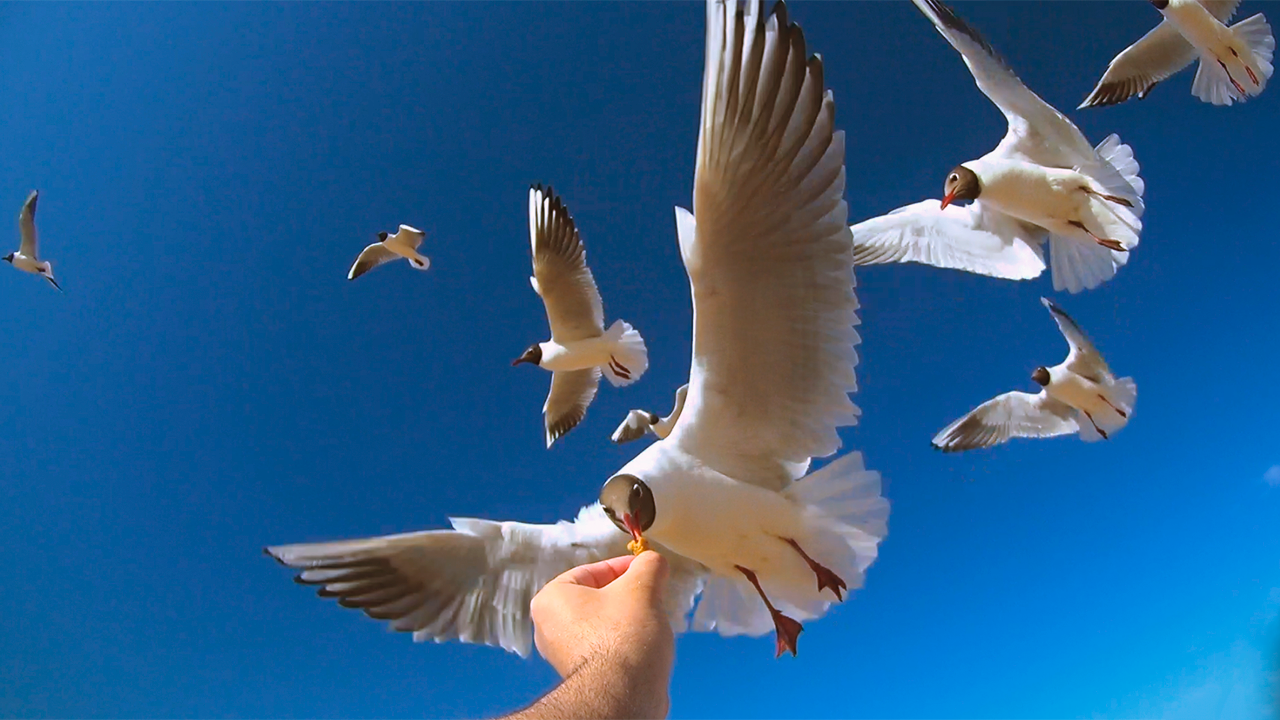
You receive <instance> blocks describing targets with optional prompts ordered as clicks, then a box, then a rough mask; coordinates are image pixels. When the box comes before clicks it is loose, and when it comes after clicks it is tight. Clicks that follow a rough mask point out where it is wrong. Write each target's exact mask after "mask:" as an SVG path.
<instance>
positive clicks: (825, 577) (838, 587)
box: [781, 538, 849, 602]
mask: <svg viewBox="0 0 1280 720" xmlns="http://www.w3.org/2000/svg"><path fill="white" fill-rule="evenodd" d="M781 540H782V541H783V542H785V543H786V544H788V545H790V546H791V547H792V548H794V549H795V551H796V552H798V553H800V557H802V558H804V561H805V562H807V563H809V569H810V570H813V574H814V575H817V576H818V592H822V591H823V589H824V588H831V592H833V593H835V594H836V599H837V600H839V601H840V602H844V595H843V594H842V593H841V591H842V590H848V589H849V586H848V585H845V584H844V580H842V579H841V578H840V576H839V575H837V574H835V573H834V572H831V569H830V568H828V567H825V566H824V565H822V564H821V563H819V562H818V561H817V560H814V559H813V558H811V557H809V553H806V552H805V551H804V550H803V549H802V548H801V547H800V543H798V542H796V541H795V540H792V539H791V538H781Z"/></svg>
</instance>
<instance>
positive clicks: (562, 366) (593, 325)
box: [511, 185, 649, 447]
mask: <svg viewBox="0 0 1280 720" xmlns="http://www.w3.org/2000/svg"><path fill="white" fill-rule="evenodd" d="M529 238H530V241H531V243H532V244H533V276H532V277H530V278H529V284H531V285H533V290H534V292H536V293H538V296H539V297H541V298H542V304H543V306H545V307H546V310H547V324H548V325H550V326H551V339H550V340H548V341H546V342H540V343H536V344H534V345H530V346H529V349H528V350H525V351H524V354H523V355H521V356H520V357H518V358H516V359H515V360H514V361H513V362H512V363H511V364H512V365H513V366H514V365H519V364H520V363H530V364H533V365H537V366H538V367H540V368H542V369H544V370H550V371H551V392H550V393H549V394H548V395H547V401H546V403H544V404H543V406H542V417H543V423H544V425H545V428H546V439H547V447H551V443H553V442H555V441H556V439H557V438H559V437H561V436H562V435H564V434H565V433H567V432H569V431H570V430H572V429H573V428H575V427H577V425H578V423H580V422H582V419H583V418H584V417H586V416H587V407H588V406H590V405H591V401H592V400H594V399H595V396H596V389H597V387H598V386H599V385H600V375H601V373H603V374H604V376H605V377H606V378H608V379H609V382H610V383H611V384H612V385H613V386H614V387H623V386H625V385H630V384H631V383H633V382H635V381H637V380H639V379H640V376H641V375H643V374H644V371H645V370H646V369H648V367H649V351H648V350H647V349H646V348H645V346H644V338H642V337H640V333H639V332H637V331H636V330H635V329H634V328H632V327H631V325H629V324H628V323H626V322H624V321H622V320H616V321H614V323H613V325H610V326H609V329H608V330H605V327H604V303H603V302H602V301H601V300H600V290H599V289H597V288H596V280H595V278H594V277H592V275H591V268H588V267H587V249H586V248H585V247H583V245H582V238H581V237H580V236H579V235H578V228H577V227H576V226H575V225H574V223H573V218H572V217H571V216H570V215H569V211H568V209H566V208H565V206H564V203H563V202H562V201H561V200H560V198H559V197H558V196H557V195H556V194H555V192H554V191H553V190H552V189H551V188H547V189H546V190H545V191H544V190H543V189H542V186H541V185H535V186H534V187H532V188H530V189H529Z"/></svg>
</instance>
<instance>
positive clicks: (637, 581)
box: [618, 550, 670, 601]
mask: <svg viewBox="0 0 1280 720" xmlns="http://www.w3.org/2000/svg"><path fill="white" fill-rule="evenodd" d="M668 574H670V568H669V567H668V565H667V559H666V558H665V557H663V556H662V555H661V554H659V553H657V552H654V551H653V550H646V551H645V552H642V553H640V554H639V555H637V556H636V558H635V559H634V560H632V561H631V566H630V567H628V568H627V571H626V572H625V573H623V575H622V577H621V578H619V579H618V580H619V582H623V583H626V584H627V585H629V586H631V587H632V588H633V589H634V590H633V591H638V592H640V593H642V594H643V595H644V596H645V597H646V598H647V599H648V600H651V601H661V599H662V593H663V592H664V591H665V590H666V588H667V575H668Z"/></svg>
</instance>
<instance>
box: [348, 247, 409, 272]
mask: <svg viewBox="0 0 1280 720" xmlns="http://www.w3.org/2000/svg"><path fill="white" fill-rule="evenodd" d="M398 257H400V256H399V255H397V254H395V253H393V252H391V251H390V250H388V249H387V246H385V245H383V244H382V243H380V242H376V243H374V244H372V245H370V246H369V247H367V248H365V249H364V250H362V251H360V256H359V257H357V258H356V261H355V262H354V263H353V264H352V265H351V270H349V271H347V279H348V280H355V279H356V278H358V277H360V276H361V275H363V274H365V273H367V272H369V271H370V270H372V269H374V268H376V267H378V266H379V265H383V264H385V263H389V262H391V261H392V260H395V259H396V258H398Z"/></svg>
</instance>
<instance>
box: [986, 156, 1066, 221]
mask: <svg viewBox="0 0 1280 720" xmlns="http://www.w3.org/2000/svg"><path fill="white" fill-rule="evenodd" d="M982 167H983V170H982V172H981V173H980V179H981V182H982V194H981V195H980V196H979V199H980V200H982V201H983V202H985V203H987V204H988V205H990V206H991V207H994V208H995V209H997V210H999V211H1001V212H1003V213H1005V214H1006V215H1011V216H1013V217H1015V218H1017V219H1019V220H1023V221H1026V222H1029V223H1033V224H1035V225H1040V226H1046V225H1050V224H1052V223H1054V222H1060V221H1062V220H1070V219H1075V218H1077V217H1078V216H1079V214H1080V210H1081V206H1082V205H1083V204H1084V203H1086V202H1087V201H1088V196H1087V195H1085V194H1084V193H1083V192H1081V191H1080V190H1081V188H1082V187H1087V186H1088V179H1087V178H1085V177H1084V176H1083V175H1081V174H1080V173H1077V172H1076V171H1074V170H1063V169H1059V168H1047V167H1044V166H1041V165H1034V164H1032V163H1026V162H1019V161H999V162H988V163H984V164H983V166H982Z"/></svg>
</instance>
